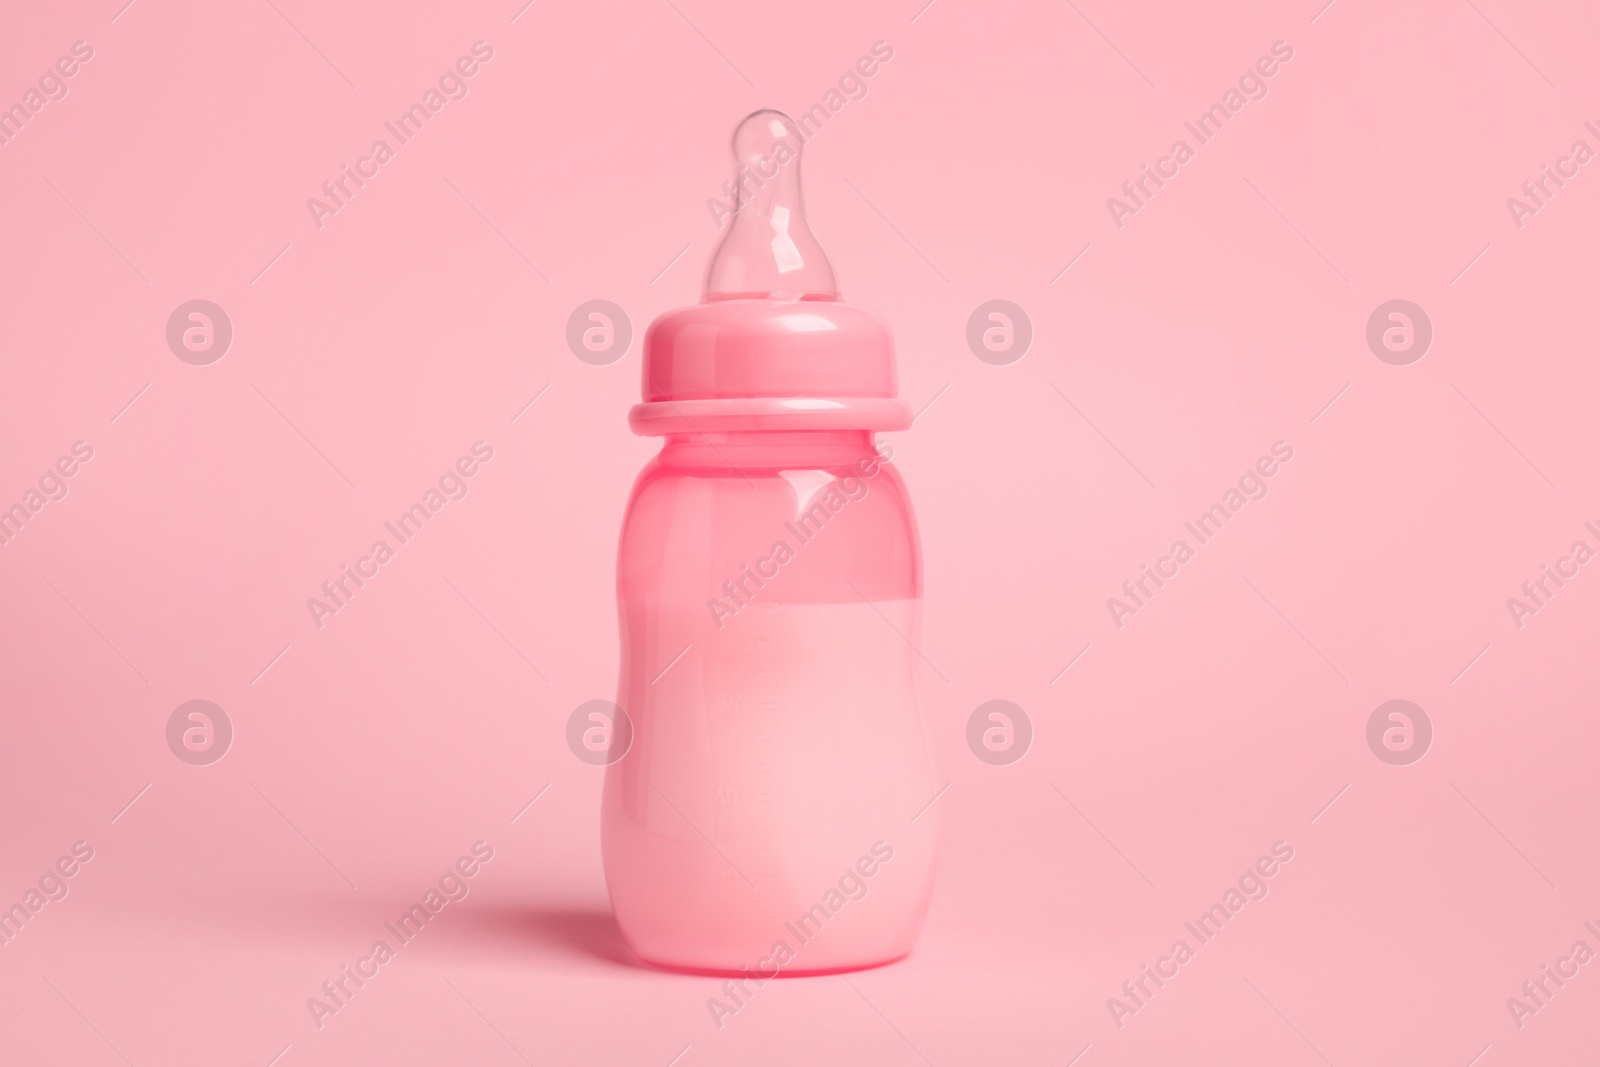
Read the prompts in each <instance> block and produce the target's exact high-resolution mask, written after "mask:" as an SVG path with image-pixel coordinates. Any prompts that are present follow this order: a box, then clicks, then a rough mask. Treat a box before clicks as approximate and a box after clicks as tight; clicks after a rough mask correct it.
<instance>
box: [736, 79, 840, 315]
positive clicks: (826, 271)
mask: <svg viewBox="0 0 1600 1067" xmlns="http://www.w3.org/2000/svg"><path fill="white" fill-rule="evenodd" d="M803 143H804V142H803V141H802V140H801V137H800V130H799V127H797V126H796V125H795V123H794V120H793V119H791V118H789V116H788V115H785V114H784V113H783V112H781V111H771V110H765V111H757V112H754V113H752V114H750V115H748V116H746V117H745V119H744V121H743V122H741V123H739V127H738V129H736V130H734V133H733V158H734V160H735V162H736V164H737V166H736V169H735V170H734V174H733V181H732V182H730V183H728V184H727V185H725V186H724V188H728V187H729V186H731V187H732V188H731V190H730V191H731V192H732V194H733V204H734V214H733V221H732V222H731V223H730V224H729V226H728V232H727V233H726V234H724V235H723V238H722V243H721V244H719V245H718V246H717V250H716V251H715V252H714V253H712V256H711V262H710V263H709V264H708V265H707V267H706V287H705V299H707V300H736V299H746V300H750V299H756V300H759V299H767V300H833V299H836V298H837V297H838V295H839V290H838V286H837V285H836V284H835V282H834V279H833V265H832V264H830V263H829V262H828V256H827V254H826V253H825V252H823V251H822V245H821V244H819V243H818V242H817V239H816V237H815V236H814V235H813V234H812V233H811V227H809V226H807V225H806V213H805V207H804V205H803V204H802V202H801V197H800V151H801V148H802V146H803Z"/></svg>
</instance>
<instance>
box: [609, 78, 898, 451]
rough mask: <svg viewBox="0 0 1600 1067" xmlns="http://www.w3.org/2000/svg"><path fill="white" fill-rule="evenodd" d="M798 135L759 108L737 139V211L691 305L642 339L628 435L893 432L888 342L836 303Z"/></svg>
mask: <svg viewBox="0 0 1600 1067" xmlns="http://www.w3.org/2000/svg"><path fill="white" fill-rule="evenodd" d="M803 147H804V139H803V137H802V136H801V131H800V128H799V127H798V126H796V124H795V123H794V121H793V120H792V119H790V118H789V116H787V115H785V114H783V113H782V112H778V111H770V110H768V111H757V112H755V113H754V114H751V115H749V116H747V117H746V118H745V119H744V121H743V122H741V123H740V124H739V126H738V128H737V129H736V130H735V131H734V135H733V154H734V160H735V164H736V168H735V171H734V176H733V181H732V182H731V183H729V187H730V188H731V192H732V201H733V205H734V206H733V217H732V220H731V221H730V223H729V224H728V228H727V232H726V233H724V234H723V237H722V240H721V242H720V243H719V244H718V245H717V248H716V251H714V252H713V253H712V255H711V260H710V262H709V263H708V264H707V265H706V277H705V289H704V292H703V294H702V297H701V302H700V303H699V304H697V305H695V306H694V307H687V308H679V309H677V310H675V311H668V312H666V313H665V314H663V315H661V316H660V317H658V318H657V319H656V320H655V321H654V322H652V323H651V324H650V329H649V330H648V331H647V332H646V334H645V339H644V361H643V362H644V390H643V392H644V402H643V403H641V404H638V405H636V406H635V407H634V408H633V410H632V411H631V412H630V413H629V415H628V421H629V424H630V425H631V426H632V427H633V430H634V432H635V433H638V434H646V435H650V434H679V433H703V432H708V431H733V430H844V429H859V430H902V429H905V428H906V427H907V426H909V425H910V424H911V411H910V408H908V407H907V406H906V405H905V403H904V402H902V401H900V400H898V399H896V398H895V393H896V382H895V369H894V341H893V339H892V338H891V337H890V335H889V330H888V328H887V327H886V326H884V325H883V323H881V322H879V321H878V319H877V318H876V317H874V316H873V315H872V314H871V313H869V312H867V311H865V310H863V309H861V308H857V307H852V306H851V305H849V304H845V303H842V302H840V300H839V298H838V297H839V293H838V285H837V283H836V282H835V280H834V274H833V265H832V264H831V263H829V262H828V257H827V255H826V253H824V252H823V251H822V245H821V244H820V243H818V241H817V239H816V237H815V235H813V234H812V232H811V227H810V226H809V225H807V223H806V216H805V207H804V201H803V199H802V197H801V192H800V155H801V151H802V149H803Z"/></svg>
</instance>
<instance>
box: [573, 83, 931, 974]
mask: <svg viewBox="0 0 1600 1067" xmlns="http://www.w3.org/2000/svg"><path fill="white" fill-rule="evenodd" d="M801 147H802V139H801V137H800V135H799V131H798V128H797V127H796V126H795V124H794V122H793V120H791V119H790V118H789V117H788V116H786V115H783V114H781V113H779V112H776V111H758V112H756V113H755V114H753V115H750V116H749V117H748V118H746V119H745V120H744V121H743V122H742V123H741V124H740V125H739V127H738V129H737V130H736V132H735V134H734V139H733V148H734V156H735V161H736V171H735V175H734V179H733V184H734V186H736V199H735V204H736V211H735V213H734V215H733V217H732V219H731V220H730V221H729V224H728V228H727V231H726V233H725V235H724V237H723V239H722V241H721V243H720V245H719V246H718V247H717V249H716V251H715V252H714V253H713V254H712V257H711V261H710V263H709V264H708V266H707V269H706V277H705V291H704V295H703V298H702V300H701V302H700V303H699V304H698V305H695V306H693V307H687V308H681V309H678V310H675V311H669V312H667V313H665V314H663V315H662V316H660V317H659V318H657V319H656V320H655V322H653V323H652V324H651V326H650V329H649V331H648V333H647V334H646V336H645V343H644V359H643V361H644V398H643V399H644V402H643V403H641V404H639V405H637V406H635V407H634V408H633V410H632V412H631V413H630V415H629V423H630V424H631V426H632V428H633V431H634V432H635V433H638V434H646V435H654V436H659V437H662V438H664V443H663V446H662V449H661V451H660V453H658V454H657V455H656V457H655V458H654V459H653V460H651V462H650V463H649V464H648V465H647V466H646V467H645V469H644V470H643V472H642V473H641V474H640V475H639V478H638V481H637V482H636V483H635V485H634V487H633V493H632V496H631V497H630V499H629V502H628V507H627V513H626V515H625V517H624V519H623V525H622V539H621V546H620V549H619V552H618V562H617V597H618V602H619V612H620V616H621V634H622V656H621V681H620V684H619V687H618V689H619V695H618V698H617V702H618V704H619V705H620V706H621V708H622V709H623V711H624V712H625V713H626V714H627V716H628V718H629V720H630V722H631V726H632V731H633V736H632V743H631V746H630V747H629V749H628V750H627V752H626V754H625V755H623V756H622V757H621V758H620V759H618V760H617V761H616V762H614V763H612V764H610V766H608V767H607V769H606V779H605V789H604V800H603V803H602V810H601V832H602V851H603V855H604V861H605V873H606V884H607V887H608V889H609V891H610V895H611V903H612V907H613V910H614V912H615V914H616V920H617V924H618V926H619V927H620V928H621V931H622V933H623V936H624V937H625V938H626V939H627V941H628V943H629V945H630V946H631V947H632V948H633V950H634V951H635V952H636V953H637V954H638V955H639V957H640V958H641V959H643V960H645V961H646V962H648V963H652V964H655V965H658V966H664V967H670V968H674V969H680V970H690V971H703V972H709V973H728V974H734V973H743V974H749V975H752V976H754V977H756V978H758V979H764V978H767V977H771V976H775V975H777V974H807V973H818V972H830V971H840V970H848V969H852V968H859V967H869V966H873V965H876V964H881V963H886V962H889V961H891V960H894V959H896V958H898V957H900V956H903V955H905V954H906V953H907V952H908V951H910V949H911V946H912V943H913V942H914V941H915V939H916V936H917V932H918V930H919V929H920V928H921V925H922V921H923V918H924V916H925V915H926V913H927V909H928V905H929V901H930V899H931V896H932V892H933V877H934V861H935V847H936V845H935V839H936V819H937V815H936V812H937V808H931V809H928V808H927V805H928V804H929V802H930V801H931V800H932V799H933V798H934V795H935V792H936V791H937V789H938V784H937V782H936V781H935V779H934V776H933V769H932V764H931V760H930V756H929V751H928V744H927V738H926V735H925V733H924V730H923V724H922V717H921V713H920V711H919V709H918V702H917V696H916V687H915V684H914V678H915V675H916V666H917V661H918V659H919V654H918V652H917V651H916V649H917V642H918V632H917V631H918V615H919V608H920V603H921V598H922V560H921V551H920V548H919V546H918V542H917V530H916V522H915V520H914V518H913V517H912V513H911V504H910V501H909V499H908V497H907V494H906V488H905V484H904V483H903V482H902V481H901V479H900V475H899V474H898V473H896V471H895V469H894V467H893V466H892V465H891V464H890V463H889V459H888V457H889V454H890V451H891V450H890V448H889V447H888V446H887V445H886V444H878V443H876V441H875V439H874V432H875V431H883V430H903V429H906V428H907V427H908V426H909V425H910V423H911V416H910V411H909V409H908V408H907V407H906V405H905V404H904V403H903V402H902V401H900V400H898V399H896V396H895V391H896V386H895V368H894V348H893V342H892V340H891V339H890V335H889V331H888V330H887V329H886V328H885V327H884V326H883V325H882V324H881V323H880V322H879V321H878V320H877V319H876V318H874V317H873V316H872V315H870V314H869V313H867V312H866V311H864V310H862V309H860V308H856V307H852V306H850V305H849V304H845V303H842V302H841V301H840V300H839V298H838V290H837V287H836V285H835V282H834V275H833V268H832V266H831V265H830V264H829V263H828V259H827V257H826V256H825V255H824V254H823V251H822V247H821V246H820V245H819V244H818V242H817V239H816V237H814V236H813V235H812V233H811V230H810V228H809V227H808V226H807V224H806V218H805V212H804V209H803V207H802V203H801V195H800V152H801ZM924 809H927V810H924Z"/></svg>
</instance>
